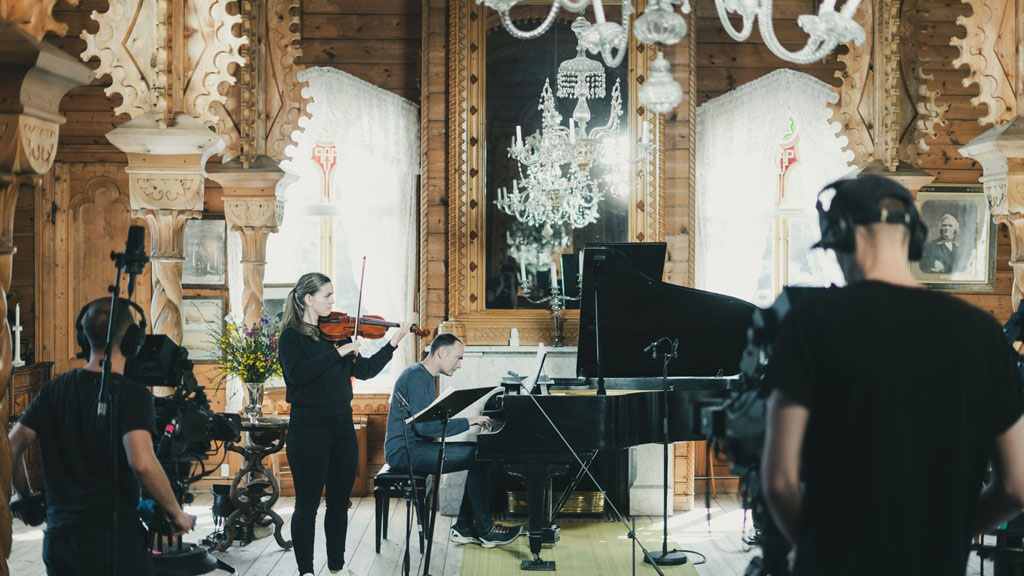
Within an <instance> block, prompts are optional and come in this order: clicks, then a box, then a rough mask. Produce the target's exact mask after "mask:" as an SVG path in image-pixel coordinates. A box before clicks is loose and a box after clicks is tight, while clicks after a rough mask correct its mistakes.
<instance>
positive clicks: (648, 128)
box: [643, 120, 651, 146]
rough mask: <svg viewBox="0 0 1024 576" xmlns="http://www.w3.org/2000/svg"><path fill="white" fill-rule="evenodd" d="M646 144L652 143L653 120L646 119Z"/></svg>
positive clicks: (644, 140) (644, 134) (644, 141)
mask: <svg viewBox="0 0 1024 576" xmlns="http://www.w3.org/2000/svg"><path fill="white" fill-rule="evenodd" d="M643 143H644V146H646V145H648V144H650V143H651V122H650V121H649V120H644V133H643Z"/></svg>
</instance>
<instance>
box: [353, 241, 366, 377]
mask: <svg viewBox="0 0 1024 576" xmlns="http://www.w3.org/2000/svg"><path fill="white" fill-rule="evenodd" d="M365 278H366V256H363V269H362V271H361V272H360V273H359V300H357V301H356V327H355V330H354V331H353V332H352V342H355V341H356V338H358V337H359V315H360V314H362V311H363V279H365ZM355 357H356V358H359V353H358V352H357V353H356V355H355Z"/></svg>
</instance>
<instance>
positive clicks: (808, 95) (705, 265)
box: [695, 69, 852, 304]
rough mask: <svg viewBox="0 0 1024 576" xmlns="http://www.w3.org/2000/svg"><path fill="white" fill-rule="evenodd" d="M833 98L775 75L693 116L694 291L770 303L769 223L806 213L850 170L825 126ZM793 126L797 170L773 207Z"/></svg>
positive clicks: (791, 75)
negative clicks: (781, 161)
mask: <svg viewBox="0 0 1024 576" xmlns="http://www.w3.org/2000/svg"><path fill="white" fill-rule="evenodd" d="M835 98H836V95H835V94H834V93H833V92H832V89H831V87H829V86H828V85H827V84H825V83H824V82H822V81H820V80H817V79H816V78H814V77H812V76H808V75H806V74H803V73H800V72H796V71H794V70H788V69H781V70H776V71H775V72H772V73H771V74H768V75H766V76H764V77H762V78H759V79H758V80H755V81H753V82H750V83H748V84H745V85H743V86H741V87H740V88H737V89H736V90H733V91H732V92H729V93H727V94H724V95H722V96H720V97H718V98H715V99H713V100H709V101H708V102H706V103H704V104H703V105H701V106H700V108H698V109H697V214H696V220H697V230H696V239H695V240H696V243H697V244H696V261H695V269H696V285H697V286H698V287H700V288H703V289H705V290H711V291H714V292H720V293H725V294H730V295H734V296H737V297H740V298H744V299H746V300H749V301H752V302H755V303H759V304H762V303H765V302H764V300H765V299H766V297H767V300H768V302H770V301H771V298H773V297H774V287H773V286H772V281H771V279H772V274H773V272H774V269H775V267H774V259H775V258H776V257H777V255H775V252H774V249H775V238H776V234H775V226H774V222H775V218H776V215H777V214H784V213H789V214H794V213H801V212H803V213H805V214H807V215H811V214H813V212H814V203H815V199H816V197H817V192H818V191H819V190H820V189H821V188H822V187H823V186H824V185H825V184H827V183H828V182H830V181H832V180H835V179H836V178H839V177H842V176H843V175H845V174H846V173H848V172H849V171H850V168H849V162H850V160H851V159H852V154H850V153H848V152H844V151H843V150H842V147H843V145H844V144H845V138H844V137H838V136H837V135H836V133H837V132H838V130H839V126H838V124H834V123H832V122H831V120H830V118H831V115H832V113H831V110H829V108H828V103H829V102H831V101H833V100H834V99H835ZM790 119H792V120H793V122H794V123H795V126H796V128H797V133H798V141H797V152H798V157H799V161H798V162H797V164H795V165H794V166H793V167H792V168H791V170H790V173H789V175H788V184H787V191H786V198H785V200H784V201H783V202H782V203H778V190H779V152H780V146H779V144H780V142H781V141H782V140H783V137H784V135H786V133H787V131H788V130H789V129H790ZM766 275H767V278H768V280H767V282H766ZM766 283H767V285H768V286H767V288H766Z"/></svg>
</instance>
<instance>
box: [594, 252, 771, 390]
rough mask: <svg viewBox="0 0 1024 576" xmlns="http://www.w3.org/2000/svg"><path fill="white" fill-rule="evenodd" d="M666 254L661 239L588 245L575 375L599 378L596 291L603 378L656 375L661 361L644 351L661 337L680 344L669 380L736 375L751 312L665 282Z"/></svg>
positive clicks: (725, 298) (714, 295) (737, 302)
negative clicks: (681, 377)
mask: <svg viewBox="0 0 1024 576" xmlns="http://www.w3.org/2000/svg"><path fill="white" fill-rule="evenodd" d="M665 250H666V245H665V243H663V242H648V243H629V244H587V245H586V247H585V248H584V251H583V290H582V294H581V298H582V300H581V301H580V332H579V345H578V349H577V356H576V374H577V376H580V377H584V378H586V377H591V378H596V377H597V341H596V338H597V334H596V330H595V327H596V326H595V310H594V301H595V292H597V294H596V298H597V301H598V303H599V305H600V311H599V312H600V320H601V360H602V368H603V375H604V377H605V378H614V377H642V376H653V377H659V376H661V360H660V359H653V358H651V353H650V352H644V348H646V347H647V345H648V344H650V343H651V342H653V341H655V340H657V339H658V338H661V337H662V336H667V337H669V338H678V339H679V357H678V358H676V359H674V360H672V361H671V362H670V363H669V365H668V374H669V376H715V375H716V374H718V373H719V372H721V373H722V374H723V375H724V376H732V375H735V374H737V373H739V360H740V356H741V354H742V353H743V349H744V348H745V347H746V345H747V328H749V327H750V324H751V318H752V317H753V314H754V310H755V309H756V307H755V306H754V305H753V304H751V303H749V302H746V301H744V300H740V299H739V298H733V297H731V296H725V295H722V294H717V293H714V292H706V291H704V290H697V289H694V288H686V287H683V286H675V285H673V284H666V283H664V282H662V281H661V277H662V270H663V268H664V263H665Z"/></svg>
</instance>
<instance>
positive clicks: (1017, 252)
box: [993, 184, 1024, 312]
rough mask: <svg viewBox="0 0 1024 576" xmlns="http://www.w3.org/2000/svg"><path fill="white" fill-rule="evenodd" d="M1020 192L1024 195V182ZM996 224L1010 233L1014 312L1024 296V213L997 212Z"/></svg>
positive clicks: (1011, 299)
mask: <svg viewBox="0 0 1024 576" xmlns="http://www.w3.org/2000/svg"><path fill="white" fill-rule="evenodd" d="M1021 186H1022V187H1021V189H1020V192H1021V194H1022V195H1024V184H1022V185H1021ZM993 221H994V222H995V223H996V225H1001V226H1006V229H1007V231H1009V233H1010V267H1011V268H1013V289H1012V290H1011V297H1010V301H1011V302H1012V305H1013V310H1014V312H1016V311H1017V305H1018V304H1019V303H1020V299H1021V298H1024V214H1020V213H1017V214H996V215H995V217H994V218H993Z"/></svg>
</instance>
